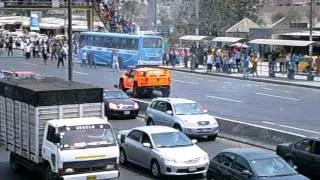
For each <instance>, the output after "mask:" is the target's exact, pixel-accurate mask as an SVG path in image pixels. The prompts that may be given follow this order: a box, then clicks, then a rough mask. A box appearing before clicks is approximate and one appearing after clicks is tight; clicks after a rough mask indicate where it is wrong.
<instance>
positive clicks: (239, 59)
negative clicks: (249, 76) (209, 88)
mask: <svg viewBox="0 0 320 180" xmlns="http://www.w3.org/2000/svg"><path fill="white" fill-rule="evenodd" d="M235 51H236V53H235V58H236V67H237V69H238V71H239V69H240V68H239V67H240V62H241V50H240V49H236V50H235Z"/></svg>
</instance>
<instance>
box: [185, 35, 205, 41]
mask: <svg viewBox="0 0 320 180" xmlns="http://www.w3.org/2000/svg"><path fill="white" fill-rule="evenodd" d="M207 37H208V36H197V35H187V36H182V37H180V38H179V40H185V41H201V40H203V39H205V38H207Z"/></svg>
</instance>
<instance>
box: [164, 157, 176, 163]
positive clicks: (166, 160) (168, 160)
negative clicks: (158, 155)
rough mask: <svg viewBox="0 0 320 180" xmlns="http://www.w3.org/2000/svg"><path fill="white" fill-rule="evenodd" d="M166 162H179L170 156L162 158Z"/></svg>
mask: <svg viewBox="0 0 320 180" xmlns="http://www.w3.org/2000/svg"><path fill="white" fill-rule="evenodd" d="M162 159H163V161H164V163H165V164H173V163H177V161H176V160H174V159H170V158H164V157H163V158H162Z"/></svg>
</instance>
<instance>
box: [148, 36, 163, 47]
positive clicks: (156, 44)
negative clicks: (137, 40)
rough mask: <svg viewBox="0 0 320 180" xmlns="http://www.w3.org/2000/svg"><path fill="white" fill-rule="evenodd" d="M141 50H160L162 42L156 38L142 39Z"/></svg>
mask: <svg viewBox="0 0 320 180" xmlns="http://www.w3.org/2000/svg"><path fill="white" fill-rule="evenodd" d="M143 48H162V40H161V39H158V38H144V39H143Z"/></svg>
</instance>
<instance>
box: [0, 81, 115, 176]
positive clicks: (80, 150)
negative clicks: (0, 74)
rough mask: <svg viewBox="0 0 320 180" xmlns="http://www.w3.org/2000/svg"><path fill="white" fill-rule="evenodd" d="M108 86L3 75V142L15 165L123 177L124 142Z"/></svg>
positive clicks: (46, 171) (0, 140)
mask: <svg viewBox="0 0 320 180" xmlns="http://www.w3.org/2000/svg"><path fill="white" fill-rule="evenodd" d="M102 96H103V89H102V88H98V87H94V86H90V85H86V84H81V83H76V82H69V81H65V80H62V79H58V78H53V77H41V78H34V77H29V78H12V77H11V78H6V79H2V80H0V146H2V147H4V148H6V150H7V151H10V167H11V169H12V170H13V171H16V172H19V170H20V168H23V167H24V168H27V169H29V170H32V171H33V170H37V171H40V172H41V174H42V175H43V179H45V180H49V179H50V180H51V179H66V180H68V179H70V180H71V179H72V180H77V179H81V180H82V179H86V180H96V179H113V178H117V177H119V175H120V174H119V165H118V164H119V147H118V143H117V141H116V137H115V135H114V132H113V129H112V127H111V125H110V124H109V122H108V121H107V119H106V118H105V117H104V112H103V111H104V104H103V102H102V101H103V97H102Z"/></svg>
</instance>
